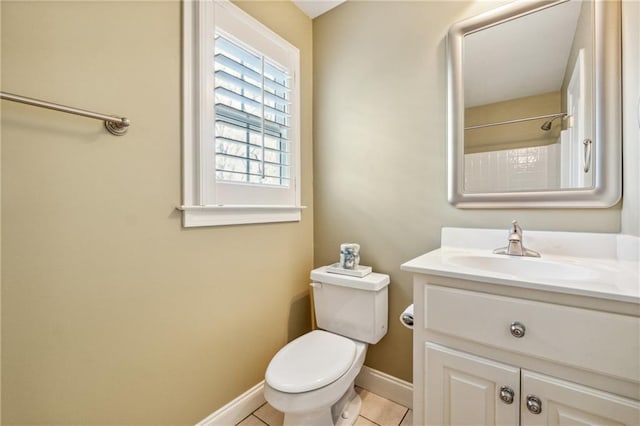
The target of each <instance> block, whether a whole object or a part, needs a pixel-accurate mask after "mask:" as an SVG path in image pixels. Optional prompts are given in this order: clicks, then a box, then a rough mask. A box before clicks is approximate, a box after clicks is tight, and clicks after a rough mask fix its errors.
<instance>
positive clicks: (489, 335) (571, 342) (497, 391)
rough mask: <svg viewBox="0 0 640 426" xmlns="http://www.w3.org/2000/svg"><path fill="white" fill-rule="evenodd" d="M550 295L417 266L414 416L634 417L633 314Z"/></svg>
mask: <svg viewBox="0 0 640 426" xmlns="http://www.w3.org/2000/svg"><path fill="white" fill-rule="evenodd" d="M554 299H558V297H557V295H553V294H547V293H545V292H536V291H531V290H526V289H513V288H509V289H506V290H504V289H501V288H500V287H499V286H492V285H489V284H486V285H485V284H483V283H477V282H471V281H469V282H468V281H465V280H456V279H448V278H443V277H436V276H433V277H430V276H428V275H418V274H417V275H415V278H414V302H415V324H414V424H416V425H462V424H465V425H513V426H515V425H566V424H572V425H573V424H581V425H639V424H640V401H639V400H640V318H639V317H638V315H635V314H633V312H632V314H629V313H624V314H621V313H618V312H612V310H611V309H610V310H609V311H602V310H599V309H596V307H597V306H598V305H597V304H593V305H592V306H589V304H588V303H580V298H579V297H577V298H576V300H578V303H576V305H577V306H571V304H570V301H571V300H573V299H571V298H560V300H562V303H557V302H556V301H555V300H554ZM583 302H584V301H583Z"/></svg>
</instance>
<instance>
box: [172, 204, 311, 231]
mask: <svg viewBox="0 0 640 426" xmlns="http://www.w3.org/2000/svg"><path fill="white" fill-rule="evenodd" d="M304 208H306V207H305V206H251V205H246V206H179V207H177V209H178V210H181V211H182V226H183V227H185V228H193V227H199V226H224V225H246V224H251V223H274V222H299V221H300V219H301V211H302V209H304Z"/></svg>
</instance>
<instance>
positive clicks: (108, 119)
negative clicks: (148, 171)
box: [0, 92, 131, 136]
mask: <svg viewBox="0 0 640 426" xmlns="http://www.w3.org/2000/svg"><path fill="white" fill-rule="evenodd" d="M0 99H6V100H7V101H13V102H19V103H22V104H27V105H33V106H37V107H41V108H48V109H53V110H55V111H62V112H67V113H69V114H75V115H82V116H84V117H89V118H95V119H98V120H103V121H104V127H106V129H107V130H108V131H109V133H111V134H112V135H116V136H122V135H124V134H126V133H127V130H128V129H129V125H130V124H131V123H130V122H129V120H128V119H127V118H125V117H114V116H112V115H106V114H100V113H97V112H91V111H86V110H83V109H78V108H73V107H68V106H65V105H58V104H54V103H51V102H46V101H41V100H38V99H33V98H27V97H24V96H18V95H13V94H11V93H6V92H0Z"/></svg>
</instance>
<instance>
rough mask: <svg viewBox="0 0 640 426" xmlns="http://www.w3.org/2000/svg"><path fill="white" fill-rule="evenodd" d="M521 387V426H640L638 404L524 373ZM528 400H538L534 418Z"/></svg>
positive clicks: (615, 396) (551, 378)
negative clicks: (537, 408) (537, 410)
mask: <svg viewBox="0 0 640 426" xmlns="http://www.w3.org/2000/svg"><path fill="white" fill-rule="evenodd" d="M521 386H522V396H521V406H522V426H533V425H554V426H555V425H572V426H573V425H584V426H586V425H607V426H620V425H634V426H635V425H638V424H640V402H638V401H633V400H630V399H626V398H622V397H620V396H617V395H613V394H610V393H607V392H602V391H599V390H596V389H592V388H588V387H585V386H581V385H578V384H575V383H571V382H566V381H564V380H559V379H556V378H553V377H548V376H544V375H542V374H538V373H532V372H530V371H526V370H522V383H521ZM529 398H538V399H539V401H540V407H539V409H540V412H539V413H538V414H535V413H533V412H532V411H531V410H530V409H529V407H528V405H527V400H528V399H529ZM532 402H533V403H534V405H536V404H537V401H535V400H533V401H532ZM531 408H532V409H533V411H536V408H535V407H531Z"/></svg>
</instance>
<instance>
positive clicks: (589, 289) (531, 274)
mask: <svg viewBox="0 0 640 426" xmlns="http://www.w3.org/2000/svg"><path fill="white" fill-rule="evenodd" d="M505 241H506V235H505V232H504V230H500V229H474V228H443V229H442V235H441V246H440V248H438V249H435V250H431V251H430V252H428V253H425V254H423V255H421V256H418V257H416V258H415V259H412V260H410V261H408V262H406V263H404V264H403V265H402V267H401V269H402V270H403V271H408V272H413V273H414V274H424V275H427V276H434V277H443V278H445V279H458V280H472V281H474V282H476V283H488V284H492V285H500V286H509V287H519V288H527V289H532V290H540V291H546V292H554V293H564V294H572V295H580V296H587V297H596V298H601V299H609V300H614V301H619V302H631V303H635V304H637V305H638V306H639V307H640V262H639V258H640V238H638V237H634V236H628V235H621V234H596V233H581V232H552V231H527V233H526V240H525V241H526V247H527V248H531V249H533V250H535V251H537V252H539V253H540V254H541V255H542V257H539V258H537V257H526V256H508V255H503V254H495V253H493V249H495V248H496V247H503V246H504V244H505ZM434 281H436V282H437V279H436V280H434ZM636 309H640V308H636Z"/></svg>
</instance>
